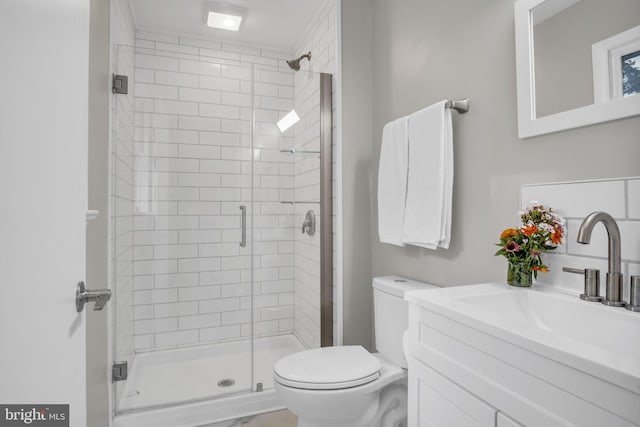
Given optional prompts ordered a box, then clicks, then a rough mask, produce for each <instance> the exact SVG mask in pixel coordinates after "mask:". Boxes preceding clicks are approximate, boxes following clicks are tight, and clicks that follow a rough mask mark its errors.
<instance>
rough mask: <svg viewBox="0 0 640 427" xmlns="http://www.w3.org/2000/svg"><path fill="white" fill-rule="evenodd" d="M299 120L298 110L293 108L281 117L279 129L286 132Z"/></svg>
mask: <svg viewBox="0 0 640 427" xmlns="http://www.w3.org/2000/svg"><path fill="white" fill-rule="evenodd" d="M299 121H300V117H298V113H296V110H291V111H289V113H287V115H286V116H284V117H283V118H281V119H280V121H279V122H278V129H280V132H282V133H284V131H285V130H287V129H289V128H290V127H291V126H293V125H295V124H296V123H298V122H299Z"/></svg>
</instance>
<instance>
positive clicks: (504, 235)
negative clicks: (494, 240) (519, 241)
mask: <svg viewBox="0 0 640 427" xmlns="http://www.w3.org/2000/svg"><path fill="white" fill-rule="evenodd" d="M516 234H518V230H516V229H515V228H507V229H506V230H504V231H503V232H502V234H501V235H500V239H508V238H509V237H513V236H515V235H516Z"/></svg>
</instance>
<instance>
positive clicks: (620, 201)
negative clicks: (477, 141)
mask: <svg viewBox="0 0 640 427" xmlns="http://www.w3.org/2000/svg"><path fill="white" fill-rule="evenodd" d="M520 200H521V204H522V206H526V205H527V204H528V203H529V202H530V201H533V200H537V201H540V202H542V203H544V204H547V205H550V206H551V207H552V208H553V209H554V210H555V211H556V212H557V213H558V214H560V215H562V216H563V217H564V218H565V219H566V220H567V235H566V242H565V244H564V245H562V247H560V248H558V250H557V251H555V252H553V253H548V254H547V255H545V260H546V262H547V263H548V264H549V265H550V267H551V271H549V273H546V274H540V275H538V282H540V283H544V284H546V285H550V286H558V287H561V288H564V289H568V290H570V291H572V292H574V293H576V294H580V293H582V292H583V288H584V280H583V279H582V277H581V276H579V275H576V274H569V273H564V272H562V267H575V268H597V269H599V270H600V274H601V277H604V276H605V273H606V271H607V233H606V230H605V228H604V226H602V225H597V226H596V227H595V228H594V230H593V234H592V238H591V243H590V244H588V245H583V244H580V243H577V242H576V235H577V232H578V229H579V227H580V224H581V222H582V220H583V219H584V217H585V216H586V215H588V214H589V213H591V212H593V211H604V212H607V213H609V214H611V215H612V216H613V217H614V218H615V219H616V221H617V223H618V226H619V228H620V233H621V235H622V272H623V273H624V294H623V295H624V299H625V300H628V298H629V276H630V275H638V274H640V209H639V208H640V179H639V178H637V177H635V178H620V179H609V180H598V181H584V182H567V183H562V182H561V183H551V184H535V185H524V186H522V187H521V189H520ZM600 291H601V293H602V294H604V292H605V287H604V285H603V284H601V286H600Z"/></svg>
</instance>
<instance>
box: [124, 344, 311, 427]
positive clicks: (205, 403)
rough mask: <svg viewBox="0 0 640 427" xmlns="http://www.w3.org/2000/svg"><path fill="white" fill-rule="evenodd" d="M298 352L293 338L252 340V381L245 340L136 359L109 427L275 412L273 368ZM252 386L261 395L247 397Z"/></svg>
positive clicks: (185, 425) (188, 426)
mask: <svg viewBox="0 0 640 427" xmlns="http://www.w3.org/2000/svg"><path fill="white" fill-rule="evenodd" d="M304 349H305V347H304V346H303V345H302V343H301V342H300V341H299V340H298V339H297V338H296V337H295V335H293V334H287V335H278V336H273V337H264V338H257V339H255V340H254V344H253V352H254V358H253V360H254V377H255V379H254V380H252V378H251V341H249V340H246V341H233V342H227V343H219V344H211V345H203V346H197V347H187V348H179V349H171V350H159V351H149V352H144V353H138V354H136V355H135V356H134V360H133V363H132V367H131V371H130V373H129V378H128V379H127V381H126V384H125V387H124V390H123V392H122V397H121V399H120V404H119V406H118V410H119V412H120V413H121V415H118V416H116V418H115V420H114V427H129V426H136V427H139V426H146V425H150V426H151V425H153V426H154V427H162V426H167V427H177V426H181V427H195V426H200V425H204V424H208V423H212V422H215V421H224V420H227V419H232V418H236V417H239V416H245V415H252V414H256V413H261V412H266V411H270V410H275V409H280V408H282V407H283V405H282V403H281V402H280V401H279V399H278V398H277V396H276V395H275V392H274V391H273V377H272V370H273V366H274V365H275V363H276V361H277V360H278V359H280V358H282V357H283V356H286V355H288V354H291V353H294V352H297V351H301V350H304ZM219 383H220V385H219ZM257 383H262V387H263V389H264V390H265V391H263V392H261V393H250V391H255V390H256V384H257Z"/></svg>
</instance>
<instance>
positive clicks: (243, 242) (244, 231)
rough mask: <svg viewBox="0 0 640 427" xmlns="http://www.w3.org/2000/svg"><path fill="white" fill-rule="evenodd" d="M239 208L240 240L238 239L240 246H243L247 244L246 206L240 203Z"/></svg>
mask: <svg viewBox="0 0 640 427" xmlns="http://www.w3.org/2000/svg"><path fill="white" fill-rule="evenodd" d="M240 210H241V211H242V214H241V215H242V225H241V227H242V240H241V241H240V246H242V247H243V248H244V247H246V246H247V207H246V206H245V205H240Z"/></svg>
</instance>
